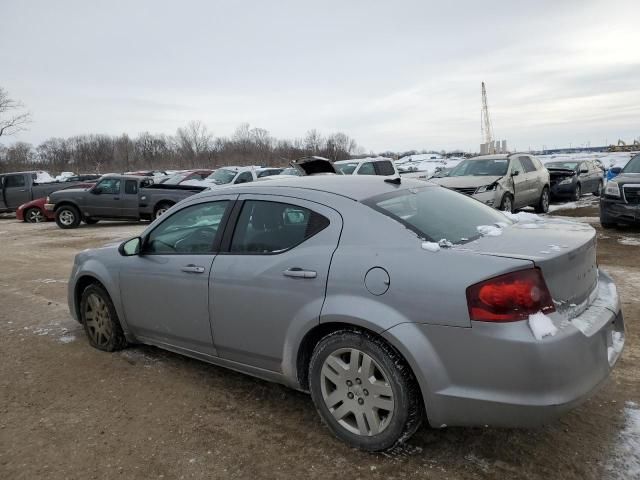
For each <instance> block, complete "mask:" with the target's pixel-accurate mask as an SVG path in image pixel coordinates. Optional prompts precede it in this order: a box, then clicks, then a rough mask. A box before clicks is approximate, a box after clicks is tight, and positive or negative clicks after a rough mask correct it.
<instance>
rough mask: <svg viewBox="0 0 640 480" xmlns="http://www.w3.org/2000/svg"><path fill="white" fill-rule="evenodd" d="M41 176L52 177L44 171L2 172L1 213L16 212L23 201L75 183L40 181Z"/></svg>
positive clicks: (0, 181)
mask: <svg viewBox="0 0 640 480" xmlns="http://www.w3.org/2000/svg"><path fill="white" fill-rule="evenodd" d="M39 178H52V177H51V175H49V174H48V173H47V172H42V171H31V172H11V173H0V213H6V212H15V211H16V210H17V209H18V207H19V206H20V205H22V204H23V203H27V202H30V201H31V200H35V199H36V198H44V197H46V196H47V195H49V194H50V193H52V192H55V191H56V190H61V189H63V188H68V187H69V186H71V185H73V183H69V182H66V183H60V182H47V183H39V182H38V179H39ZM76 183H79V182H76Z"/></svg>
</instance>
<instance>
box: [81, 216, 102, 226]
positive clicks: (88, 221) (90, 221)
mask: <svg viewBox="0 0 640 480" xmlns="http://www.w3.org/2000/svg"><path fill="white" fill-rule="evenodd" d="M99 221H100V220H98V219H96V218H91V217H88V218H85V219H84V223H86V224H87V225H95V224H96V223H98V222H99Z"/></svg>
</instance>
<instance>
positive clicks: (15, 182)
mask: <svg viewBox="0 0 640 480" xmlns="http://www.w3.org/2000/svg"><path fill="white" fill-rule="evenodd" d="M25 185H26V183H25V181H24V175H7V176H6V177H4V186H5V187H7V188H11V187H24V186H25Z"/></svg>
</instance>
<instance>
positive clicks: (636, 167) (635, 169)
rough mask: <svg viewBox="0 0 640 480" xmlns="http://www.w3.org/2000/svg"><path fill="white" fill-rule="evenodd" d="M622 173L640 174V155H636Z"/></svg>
mask: <svg viewBox="0 0 640 480" xmlns="http://www.w3.org/2000/svg"><path fill="white" fill-rule="evenodd" d="M622 173H640V155H636V156H635V157H633V158H632V159H631V160H629V163H627V164H626V165H625V167H624V168H623V169H622Z"/></svg>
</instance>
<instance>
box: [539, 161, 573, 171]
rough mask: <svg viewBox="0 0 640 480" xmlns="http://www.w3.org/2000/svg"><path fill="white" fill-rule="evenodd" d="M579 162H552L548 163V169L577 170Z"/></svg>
mask: <svg viewBox="0 0 640 480" xmlns="http://www.w3.org/2000/svg"><path fill="white" fill-rule="evenodd" d="M577 166H578V162H551V163H547V164H546V167H547V168H566V169H567V170H575V169H576V167H577Z"/></svg>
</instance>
